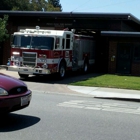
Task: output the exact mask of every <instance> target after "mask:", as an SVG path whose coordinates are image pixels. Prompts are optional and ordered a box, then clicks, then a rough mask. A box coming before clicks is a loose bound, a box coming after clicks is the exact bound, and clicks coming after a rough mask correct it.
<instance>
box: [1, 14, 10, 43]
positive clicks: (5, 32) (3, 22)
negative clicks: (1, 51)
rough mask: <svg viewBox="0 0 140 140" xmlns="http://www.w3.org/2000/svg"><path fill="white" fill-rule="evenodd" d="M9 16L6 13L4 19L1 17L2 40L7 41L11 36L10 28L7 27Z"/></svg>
mask: <svg viewBox="0 0 140 140" xmlns="http://www.w3.org/2000/svg"><path fill="white" fill-rule="evenodd" d="M7 21H8V16H7V15H4V17H3V19H2V18H0V42H3V41H5V39H6V38H8V37H9V35H8V30H7V29H6V26H7Z"/></svg>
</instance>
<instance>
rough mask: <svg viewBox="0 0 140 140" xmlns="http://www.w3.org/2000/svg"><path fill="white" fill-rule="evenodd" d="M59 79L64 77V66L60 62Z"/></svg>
mask: <svg viewBox="0 0 140 140" xmlns="http://www.w3.org/2000/svg"><path fill="white" fill-rule="evenodd" d="M58 74H59V78H61V79H62V78H64V77H65V74H66V65H65V63H64V62H61V63H60V66H59V73H58Z"/></svg>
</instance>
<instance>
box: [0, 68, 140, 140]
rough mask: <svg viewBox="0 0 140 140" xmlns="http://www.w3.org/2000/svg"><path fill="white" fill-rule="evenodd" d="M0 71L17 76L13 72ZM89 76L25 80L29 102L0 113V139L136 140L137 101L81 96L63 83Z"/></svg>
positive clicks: (138, 124) (139, 113)
mask: <svg viewBox="0 0 140 140" xmlns="http://www.w3.org/2000/svg"><path fill="white" fill-rule="evenodd" d="M1 72H2V73H5V74H9V75H11V76H14V77H16V78H19V77H18V75H17V73H15V72H7V71H4V70H1ZM90 76H91V75H90V74H89V75H80V74H75V75H72V76H69V77H68V78H67V79H65V80H62V81H59V80H56V79H55V77H49V76H48V77H45V78H44V77H30V78H29V79H28V80H24V82H25V83H26V84H27V85H28V86H29V88H31V89H32V90H33V96H32V100H31V104H30V106H29V107H27V108H25V109H23V110H20V111H16V112H13V113H10V114H9V115H7V116H3V117H2V116H0V140H139V139H140V135H139V130H140V107H139V103H138V102H128V101H127V102H126V101H116V100H106V99H102V100H101V99H95V98H92V97H86V96H81V95H80V94H79V93H76V92H74V91H71V90H69V89H68V88H66V86H65V85H66V84H67V83H69V82H71V81H73V80H80V79H82V80H83V79H84V78H88V77H90ZM95 76H96V75H95ZM44 91H45V92H44ZM58 91H59V92H58Z"/></svg>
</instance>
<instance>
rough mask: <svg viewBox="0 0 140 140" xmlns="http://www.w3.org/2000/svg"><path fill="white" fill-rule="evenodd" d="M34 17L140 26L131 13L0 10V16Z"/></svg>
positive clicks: (139, 22) (139, 21)
mask: <svg viewBox="0 0 140 140" xmlns="http://www.w3.org/2000/svg"><path fill="white" fill-rule="evenodd" d="M4 14H6V15H9V16H34V17H57V18H62V17H63V18H92V19H108V20H112V19H113V20H132V21H134V22H137V23H138V24H140V20H139V19H138V18H136V17H135V16H133V15H132V14H130V13H92V12H47V11H46V12H43V11H4V10H0V16H3V15H4Z"/></svg>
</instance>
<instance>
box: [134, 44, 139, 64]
mask: <svg viewBox="0 0 140 140" xmlns="http://www.w3.org/2000/svg"><path fill="white" fill-rule="evenodd" d="M133 60H134V62H140V44H139V45H138V44H137V45H135V47H134V55H133Z"/></svg>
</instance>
